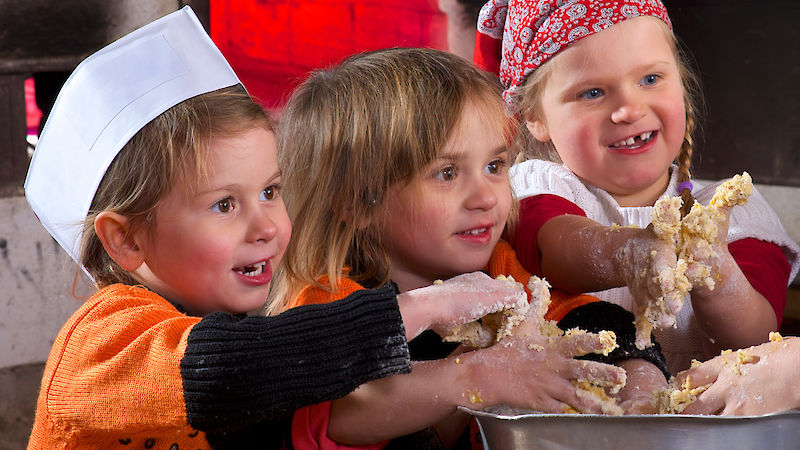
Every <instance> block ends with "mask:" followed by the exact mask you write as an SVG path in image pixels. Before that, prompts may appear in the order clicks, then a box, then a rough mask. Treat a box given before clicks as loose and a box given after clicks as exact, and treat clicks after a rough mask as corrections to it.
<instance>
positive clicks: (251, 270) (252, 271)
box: [236, 262, 266, 277]
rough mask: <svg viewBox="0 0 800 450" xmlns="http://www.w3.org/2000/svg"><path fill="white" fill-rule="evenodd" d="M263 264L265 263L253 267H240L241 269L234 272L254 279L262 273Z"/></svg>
mask: <svg viewBox="0 0 800 450" xmlns="http://www.w3.org/2000/svg"><path fill="white" fill-rule="evenodd" d="M264 264H266V263H265V262H261V263H258V264H256V265H255V266H247V267H242V268H241V269H237V270H236V271H237V272H239V273H241V274H243V275H245V276H248V277H255V276H257V275H261V274H262V273H264Z"/></svg>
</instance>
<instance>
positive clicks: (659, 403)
mask: <svg viewBox="0 0 800 450" xmlns="http://www.w3.org/2000/svg"><path fill="white" fill-rule="evenodd" d="M690 382H691V377H687V378H686V381H684V383H683V386H676V385H675V380H674V379H672V380H670V382H669V385H668V386H667V387H666V388H665V389H661V390H659V391H657V392H655V394H654V396H653V404H654V405H655V407H656V411H657V414H680V413H682V412H683V410H684V409H686V407H687V406H689V405H691V404H692V403H694V401H695V400H697V396H698V395H700V394H702V393H703V392H704V391H705V390H706V389H708V388H709V387H710V386H711V383H709V384H704V385H702V386H698V387H696V388H689V385H690Z"/></svg>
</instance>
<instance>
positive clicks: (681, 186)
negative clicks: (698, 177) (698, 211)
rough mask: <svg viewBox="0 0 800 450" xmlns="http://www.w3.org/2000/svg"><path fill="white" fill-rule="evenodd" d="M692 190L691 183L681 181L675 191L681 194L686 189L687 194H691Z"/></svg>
mask: <svg viewBox="0 0 800 450" xmlns="http://www.w3.org/2000/svg"><path fill="white" fill-rule="evenodd" d="M693 188H694V186H692V182H691V181H682V182H680V183H679V184H678V187H677V188H676V189H677V190H678V194H680V193H681V192H683V190H684V189H688V190H689V192H692V189H693Z"/></svg>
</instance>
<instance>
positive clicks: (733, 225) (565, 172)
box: [510, 160, 800, 373]
mask: <svg viewBox="0 0 800 450" xmlns="http://www.w3.org/2000/svg"><path fill="white" fill-rule="evenodd" d="M677 172H678V171H677V167H676V166H673V167H672V170H671V173H672V176H671V177H670V181H669V186H668V187H667V190H666V191H665V192H664V195H667V194H669V195H671V196H675V195H677V192H676V190H675V189H676V186H677ZM510 176H511V185H512V187H513V189H514V192H515V193H516V195H517V197H518V198H519V199H520V200H522V199H524V198H526V197H531V196H534V195H539V194H554V195H558V196H560V197H563V198H565V199H567V200H569V201H571V202H573V203H575V204H576V205H578V206H579V207H580V208H581V209H582V210H583V211H584V212H585V213H586V216H587V217H588V218H590V219H592V220H594V221H595V222H597V223H599V224H602V225H606V226H610V225H612V224H617V225H621V226H625V225H636V226H639V227H642V228H643V227H646V226H647V225H649V224H650V220H651V216H652V213H653V207H652V206H640V207H621V206H619V204H618V203H617V201H616V200H614V198H613V197H612V196H611V195H610V194H609V193H608V192H606V191H604V190H603V189H600V188H598V187H595V186H592V185H590V184H588V183H584V182H583V181H581V180H580V179H579V178H578V177H577V176H576V175H575V174H574V173H572V171H570V170H569V169H568V168H567V167H566V166H564V165H562V164H558V163H553V162H549V161H541V160H529V161H525V162H522V163H520V164H516V165H514V166H513V167H512V168H511V171H510ZM693 183H694V185H695V188H694V192H693V194H694V197H695V198H696V199H697V201H699V202H700V203H702V204H704V205H707V204H708V202H709V201H710V200H711V197H712V196H713V195H714V191H715V189H716V187H717V186H718V185H719V184H720V183H721V181H720V182H718V183H713V184H710V185H708V186H698V184H699V183H698V182H696V181H693ZM744 238H756V239H760V240H762V241H767V242H773V243H775V244H777V245H778V246H780V247H781V248H782V249H783V253H784V254H785V255H786V258H787V259H788V260H789V263H790V264H791V266H792V270H791V276H790V277H789V280H790V281H791V280H792V279H794V277H795V275H796V274H797V271H798V269H800V247H798V245H797V243H795V242H794V241H793V240H792V239H791V238H790V237H789V235H788V234H787V233H786V230H785V229H784V228H783V225H782V224H781V222H780V219H779V218H778V216H777V214H775V211H774V210H773V209H772V208H771V207H770V206H769V204H768V203H767V202H766V200H765V199H764V197H763V196H762V195H761V194H760V193H759V192H758V191H757V190H756V189H754V190H753V195H751V196H750V198H749V200H748V202H747V203H746V204H745V205H743V206H737V207H735V208H733V210H732V212H731V219H730V224H729V227H728V242H732V241H736V240H739V239H744ZM592 295H595V296H597V297H598V298H600V299H602V300H606V301H609V302H612V303H616V304H618V305H621V306H623V307H624V308H626V309H628V310H631V309H632V306H633V297H632V296H631V294H630V291H628V289H627V287H621V288H614V289H608V290H605V291H601V292H593V293H592ZM702 336H703V335H702V333H701V332H700V329H699V327H698V325H697V323H696V319H695V316H694V311H693V310H692V304H691V302H690V301H689V298H688V297H687V299H686V302H685V303H684V306H683V309H682V310H681V311H680V313H679V314H678V317H677V326H676V327H675V328H670V329H666V330H656V332H655V337H656V340H657V341H658V342H659V343H660V344H661V348H662V351H663V352H664V356H665V357H666V358H667V363H668V365H669V368H670V370H671V371H672V372H673V373H676V372H677V371H679V370H683V369H686V368H688V367H689V364H690V363H691V360H692V359H693V358H695V359H699V360H704V359H706V356H705V353H704V351H703V348H702V339H703V337H702ZM765 339H766V337H765Z"/></svg>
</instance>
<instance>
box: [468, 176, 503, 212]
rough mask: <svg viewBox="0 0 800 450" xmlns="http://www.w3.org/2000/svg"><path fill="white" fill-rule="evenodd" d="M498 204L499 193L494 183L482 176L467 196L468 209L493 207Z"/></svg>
mask: <svg viewBox="0 0 800 450" xmlns="http://www.w3.org/2000/svg"><path fill="white" fill-rule="evenodd" d="M495 205H497V193H496V192H495V189H494V186H493V184H492V183H490V182H488V181H486V180H484V179H483V178H482V177H481V178H480V179H479V181H478V182H476V183H475V184H474V185H473V186H472V189H471V190H470V192H469V197H467V202H466V206H467V209H484V210H488V209H492V208H494V206H495Z"/></svg>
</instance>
